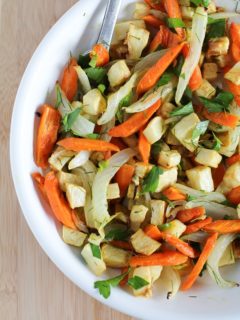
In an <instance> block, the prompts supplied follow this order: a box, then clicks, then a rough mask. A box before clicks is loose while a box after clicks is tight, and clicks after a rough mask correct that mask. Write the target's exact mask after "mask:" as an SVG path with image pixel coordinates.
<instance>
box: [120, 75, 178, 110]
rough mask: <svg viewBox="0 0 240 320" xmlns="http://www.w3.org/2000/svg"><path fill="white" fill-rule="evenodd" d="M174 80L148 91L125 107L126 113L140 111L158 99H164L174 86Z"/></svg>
mask: <svg viewBox="0 0 240 320" xmlns="http://www.w3.org/2000/svg"><path fill="white" fill-rule="evenodd" d="M175 84H176V82H175V80H174V79H173V80H171V81H170V82H169V83H167V84H165V85H164V86H161V87H159V88H157V89H156V88H155V89H152V90H150V91H148V92H147V93H146V94H145V95H144V96H143V97H142V98H141V99H140V100H138V101H136V102H135V103H133V104H132V105H131V106H129V107H126V108H125V111H126V112H127V113H135V112H141V111H144V110H146V109H148V108H150V107H151V106H152V105H153V104H154V103H155V102H157V101H158V100H159V99H161V100H162V102H164V100H165V99H166V98H167V97H168V96H169V94H171V93H172V91H173V90H174V88H175Z"/></svg>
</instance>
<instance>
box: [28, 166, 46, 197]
mask: <svg viewBox="0 0 240 320" xmlns="http://www.w3.org/2000/svg"><path fill="white" fill-rule="evenodd" d="M32 178H33V180H34V182H36V185H37V186H38V189H39V190H40V191H41V193H42V195H43V196H44V197H45V198H46V197H47V196H46V192H45V189H44V182H45V178H44V177H43V176H42V175H41V174H40V173H39V172H34V173H32Z"/></svg>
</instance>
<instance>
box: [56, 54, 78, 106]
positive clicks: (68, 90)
mask: <svg viewBox="0 0 240 320" xmlns="http://www.w3.org/2000/svg"><path fill="white" fill-rule="evenodd" d="M76 66H77V60H76V59H75V58H71V60H70V62H69V64H68V65H67V66H66V68H65V69H64V71H63V77H62V81H61V83H60V86H61V88H62V90H63V92H64V93H65V95H66V97H67V98H68V100H69V101H73V98H74V97H75V96H76V94H77V89H78V75H77V72H76V70H75V67H76Z"/></svg>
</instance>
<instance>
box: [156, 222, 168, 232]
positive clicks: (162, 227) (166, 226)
mask: <svg viewBox="0 0 240 320" xmlns="http://www.w3.org/2000/svg"><path fill="white" fill-rule="evenodd" d="M169 227H170V224H169V223H164V224H161V225H160V226H158V229H159V230H160V231H166V230H167V229H169Z"/></svg>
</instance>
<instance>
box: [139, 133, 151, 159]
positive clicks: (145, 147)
mask: <svg viewBox="0 0 240 320" xmlns="http://www.w3.org/2000/svg"><path fill="white" fill-rule="evenodd" d="M138 150H139V153H140V155H141V157H142V160H143V162H144V163H146V164H147V163H148V162H149V158H150V152H151V144H150V143H149V141H148V140H147V138H146V137H145V135H144V134H143V131H142V130H141V131H140V133H139V139H138Z"/></svg>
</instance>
